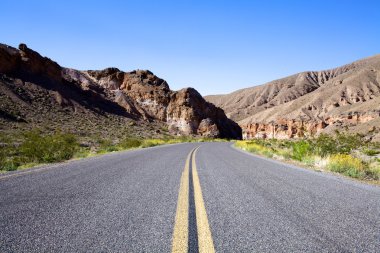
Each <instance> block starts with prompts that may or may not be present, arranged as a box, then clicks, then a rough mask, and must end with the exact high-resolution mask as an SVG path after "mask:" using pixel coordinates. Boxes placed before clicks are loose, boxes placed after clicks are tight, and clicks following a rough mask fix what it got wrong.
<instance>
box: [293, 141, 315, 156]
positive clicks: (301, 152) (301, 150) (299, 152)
mask: <svg viewBox="0 0 380 253" xmlns="http://www.w3.org/2000/svg"><path fill="white" fill-rule="evenodd" d="M310 153H311V146H310V144H309V143H308V142H306V141H297V142H294V143H293V156H292V157H293V159H295V160H298V161H302V159H303V158H304V157H306V156H307V155H309V154H310Z"/></svg>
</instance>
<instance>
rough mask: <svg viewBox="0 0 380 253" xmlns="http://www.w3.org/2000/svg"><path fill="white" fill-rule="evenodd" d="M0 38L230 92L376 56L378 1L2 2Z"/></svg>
mask: <svg viewBox="0 0 380 253" xmlns="http://www.w3.org/2000/svg"><path fill="white" fill-rule="evenodd" d="M0 7H1V14H0V42H1V43H5V44H8V45H11V46H14V47H17V46H18V44H19V43H20V42H24V43H26V44H27V45H28V46H29V47H30V48H32V49H34V50H36V51H38V52H40V53H41V54H42V55H44V56H48V57H50V58H52V59H53V60H55V61H57V62H58V63H59V64H60V65H62V66H65V67H72V68H77V69H82V70H84V69H103V68H106V67H111V66H114V67H118V68H119V69H122V70H125V71H131V70H133V69H149V70H151V71H152V72H153V73H155V74H156V75H158V76H159V77H161V78H163V79H166V80H167V81H168V83H169V85H170V86H171V88H172V89H174V90H178V89H180V88H183V87H188V86H191V87H194V88H196V89H197V90H198V91H200V92H201V94H202V95H209V94H220V93H228V92H231V91H234V90H236V89H240V88H245V87H250V86H254V85H258V84H262V83H265V82H268V81H271V80H274V79H278V78H281V77H284V76H287V75H291V74H294V73H297V72H301V71H305V70H322V69H327V68H332V67H337V66H340V65H343V64H346V63H349V62H351V61H355V60H357V59H360V58H363V57H367V56H372V55H375V54H379V53H380V1H379V0H372V1H371V0H357V1H351V0H318V1H317V0H288V1H286V0H282V1H274V0H273V1H272V0H261V1H253V0H252V1H239V0H231V1H224V0H214V1H211V0H210V1H207V0H201V1H186V0H173V1H164V0H150V1H149V0H144V1H142V0H141V1H137V0H136V1H128V0H127V1H122V0H120V1H111V0H107V1H96V0H92V1H89V0H88V1H85V0H82V1H81V0H76V1H73V0H61V1H59V0H46V1H43V0H34V1H31V0H17V1H16V0H1V1H0Z"/></svg>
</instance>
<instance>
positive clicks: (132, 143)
mask: <svg viewBox="0 0 380 253" xmlns="http://www.w3.org/2000/svg"><path fill="white" fill-rule="evenodd" d="M141 144H142V141H141V140H139V139H136V138H125V139H123V140H122V141H121V142H120V143H119V145H120V146H121V147H122V148H123V149H128V148H137V147H140V146H141Z"/></svg>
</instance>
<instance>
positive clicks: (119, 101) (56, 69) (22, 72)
mask: <svg viewBox="0 0 380 253" xmlns="http://www.w3.org/2000/svg"><path fill="white" fill-rule="evenodd" d="M0 74H1V75H2V81H1V91H2V93H3V95H5V96H7V97H9V98H11V100H12V103H23V104H24V105H25V104H28V102H26V101H25V99H23V97H22V95H20V94H17V92H16V91H17V88H20V89H24V90H25V89H27V93H33V91H31V89H30V86H36V88H38V89H39V91H40V93H41V89H42V90H43V91H46V97H45V99H47V100H49V101H50V100H51V101H53V102H54V104H56V105H57V106H59V107H63V108H68V109H70V110H72V113H73V114H78V113H80V112H84V111H87V110H91V111H95V112H96V113H98V114H99V115H103V114H107V115H117V116H118V117H125V118H128V119H133V120H144V121H147V122H157V121H158V122H163V123H165V124H167V126H168V129H169V131H170V133H172V134H178V135H199V136H205V137H222V138H236V139H239V138H241V128H240V127H239V126H238V125H237V124H236V123H235V122H233V121H232V120H230V119H228V118H227V117H226V115H225V114H224V112H223V110H222V109H220V108H217V107H216V106H214V105H213V104H211V103H208V102H206V101H205V100H204V99H203V97H202V96H201V95H200V94H199V93H198V92H197V91H196V90H194V89H192V88H186V89H182V90H180V91H171V90H170V88H169V85H168V84H167V82H166V81H165V80H163V79H160V78H158V77H157V76H155V75H154V74H153V73H152V72H150V71H147V70H136V71H132V72H123V71H120V70H119V69H117V68H107V69H104V70H100V71H97V70H88V71H79V70H75V69H69V68H63V67H61V66H59V65H58V64H57V63H55V62H54V61H52V60H50V59H48V58H45V57H42V56H41V55H39V54H38V53H37V52H35V51H33V50H31V49H29V48H28V47H27V46H26V45H24V44H21V45H20V46H19V49H18V50H17V49H15V48H12V47H9V46H6V45H0ZM16 86H17V87H16ZM28 87H29V88H28ZM32 95H33V94H32ZM31 97H33V96H29V100H30V99H31V100H33V99H32V98H31ZM12 98H13V99H12ZM29 102H33V101H29ZM50 104H51V103H50ZM8 107H9V106H8ZM40 107H44V106H43V105H41V106H40ZM0 109H1V111H2V113H0V117H3V119H4V118H6V117H5V116H4V115H9V114H11V113H9V112H7V108H6V106H2V108H0ZM8 109H9V108H8ZM40 109H41V111H43V110H44V108H40ZM45 109H46V108H45ZM21 114H22V113H21ZM25 120H26V121H27V120H28V119H25Z"/></svg>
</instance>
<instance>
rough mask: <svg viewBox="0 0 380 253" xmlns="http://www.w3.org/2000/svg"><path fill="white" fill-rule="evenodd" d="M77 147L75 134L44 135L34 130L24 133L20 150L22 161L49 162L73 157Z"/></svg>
mask: <svg viewBox="0 0 380 253" xmlns="http://www.w3.org/2000/svg"><path fill="white" fill-rule="evenodd" d="M77 148H78V143H77V139H76V137H75V136H74V135H71V134H61V133H57V134H53V135H46V136H44V135H42V134H40V133H39V132H36V131H33V132H29V133H26V134H25V135H24V141H23V143H22V144H21V145H20V147H19V149H18V151H19V155H20V159H21V160H22V163H34V162H37V163H41V162H47V163H49V162H58V161H63V160H67V159H70V158H72V157H73V155H74V154H75V152H76V150H77Z"/></svg>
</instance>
